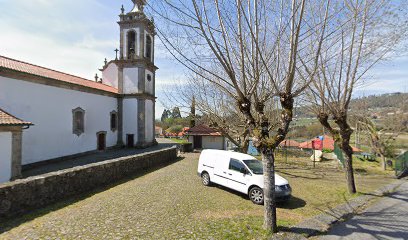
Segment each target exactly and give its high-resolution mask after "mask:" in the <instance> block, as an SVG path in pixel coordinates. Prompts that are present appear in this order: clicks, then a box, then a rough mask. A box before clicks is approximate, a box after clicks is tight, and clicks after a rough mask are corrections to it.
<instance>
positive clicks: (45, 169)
mask: <svg viewBox="0 0 408 240" xmlns="http://www.w3.org/2000/svg"><path fill="white" fill-rule="evenodd" d="M157 140H158V142H159V144H158V145H157V146H153V147H149V148H146V149H129V148H124V149H113V150H107V151H104V152H99V153H94V154H89V155H85V156H80V157H76V158H72V159H67V160H64V161H58V162H55V163H50V164H47V165H43V166H38V167H35V168H32V169H28V170H25V171H23V176H24V177H30V176H36V175H40V174H44V173H49V172H54V171H58V170H63V169H67V168H72V167H76V166H83V165H86V164H90V163H95V162H101V161H105V160H110V159H115V158H119V157H125V156H129V155H136V154H141V153H145V152H150V151H155V150H159V149H163V148H167V147H170V146H173V145H176V143H174V142H172V141H171V140H168V139H157Z"/></svg>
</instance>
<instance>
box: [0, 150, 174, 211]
mask: <svg viewBox="0 0 408 240" xmlns="http://www.w3.org/2000/svg"><path fill="white" fill-rule="evenodd" d="M176 158H177V149H176V148H175V147H172V148H168V149H163V150H158V151H153V152H149V153H144V154H139V155H135V156H129V157H122V158H117V159H113V160H107V161H103V162H99V163H93V164H89V165H86V166H80V167H75V168H71V169H67V170H61V171H57V172H53V173H48V174H44V175H40V176H35V177H30V178H26V179H21V180H16V181H14V182H9V183H5V184H2V185H0V219H1V218H4V217H11V216H15V215H19V214H23V213H25V212H28V211H30V210H34V209H38V208H40V207H44V206H47V205H49V204H51V203H54V202H57V201H59V200H63V199H66V198H68V197H71V196H75V195H77V194H80V193H86V192H89V191H91V190H93V189H95V188H97V187H100V186H105V185H107V184H111V183H114V182H115V181H118V180H120V179H123V178H126V177H129V176H132V175H134V174H137V173H139V172H141V171H143V170H146V169H149V168H154V167H157V166H160V165H166V164H169V163H171V162H172V161H174V160H175V159H176Z"/></svg>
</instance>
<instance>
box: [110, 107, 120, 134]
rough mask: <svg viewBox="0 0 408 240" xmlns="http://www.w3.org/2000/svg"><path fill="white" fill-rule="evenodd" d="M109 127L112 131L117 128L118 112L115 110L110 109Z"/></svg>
mask: <svg viewBox="0 0 408 240" xmlns="http://www.w3.org/2000/svg"><path fill="white" fill-rule="evenodd" d="M110 127H111V131H112V132H114V131H116V129H118V114H117V113H116V111H112V112H111V113H110Z"/></svg>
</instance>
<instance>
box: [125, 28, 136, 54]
mask: <svg viewBox="0 0 408 240" xmlns="http://www.w3.org/2000/svg"><path fill="white" fill-rule="evenodd" d="M135 47H136V33H135V31H129V32H128V33H127V53H128V54H127V57H128V59H134V57H135V54H136V49H135Z"/></svg>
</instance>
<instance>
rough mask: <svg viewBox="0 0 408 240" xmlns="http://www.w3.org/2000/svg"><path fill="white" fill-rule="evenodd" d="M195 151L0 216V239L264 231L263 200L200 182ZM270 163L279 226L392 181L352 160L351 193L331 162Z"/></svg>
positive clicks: (253, 234)
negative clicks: (285, 197)
mask: <svg viewBox="0 0 408 240" xmlns="http://www.w3.org/2000/svg"><path fill="white" fill-rule="evenodd" d="M198 156H199V155H198V154H197V153H190V154H185V155H184V157H183V158H182V159H180V161H178V162H176V163H174V164H171V165H169V166H167V167H164V168H162V169H159V170H156V171H153V172H150V173H147V174H144V175H141V176H138V177H135V178H132V179H130V180H129V181H126V182H123V183H122V184H119V185H113V186H111V187H110V188H108V189H102V190H100V191H97V192H94V193H91V194H89V195H87V196H82V197H78V198H75V199H71V200H67V201H65V202H61V203H58V204H55V205H52V206H49V207H47V208H45V209H41V210H39V211H36V212H33V213H31V214H29V215H26V216H23V217H20V218H16V219H13V220H10V221H8V222H5V223H1V224H0V239H47V238H49V239H56V238H60V239H78V238H84V239H106V238H109V239H115V238H120V239H133V238H137V239H255V238H256V239H264V238H268V237H269V236H268V235H267V233H266V232H264V231H263V230H262V222H263V207H262V206H259V205H255V204H252V202H251V201H250V200H248V198H247V197H246V196H245V195H242V194H239V193H236V192H234V191H230V190H228V189H225V188H222V187H219V186H211V187H205V186H203V185H202V184H201V181H200V178H199V177H198V176H197V172H196V171H197V164H198ZM276 165H277V171H278V172H279V174H281V175H282V176H283V177H285V178H286V179H288V181H289V183H290V184H291V185H292V188H293V198H292V199H291V200H290V201H289V202H287V203H285V204H279V205H278V209H277V215H278V224H279V227H281V228H282V227H288V226H291V225H294V224H297V223H299V222H300V221H303V220H305V219H307V218H309V217H311V216H314V215H316V214H319V213H321V212H322V211H324V210H326V209H328V208H332V207H335V206H336V205H338V204H341V203H344V202H346V201H348V200H349V199H350V198H353V197H356V196H358V195H361V194H365V193H369V192H371V191H373V190H375V189H377V188H379V187H380V186H382V185H384V184H387V183H388V182H390V181H392V177H391V174H390V172H386V173H381V174H378V172H377V169H376V168H375V166H371V163H370V164H366V162H361V163H357V162H356V164H355V165H356V168H357V169H363V170H364V171H362V170H359V171H357V172H356V183H357V189H358V191H359V193H358V194H354V195H350V194H348V193H347V189H346V184H345V180H344V173H343V171H342V170H341V169H339V168H338V164H337V163H336V162H333V161H332V162H321V163H317V165H316V168H313V166H312V163H311V162H310V160H307V158H297V157H293V156H292V157H290V158H288V161H287V162H286V160H285V159H284V158H281V157H279V156H278V158H277V164H276Z"/></svg>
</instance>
